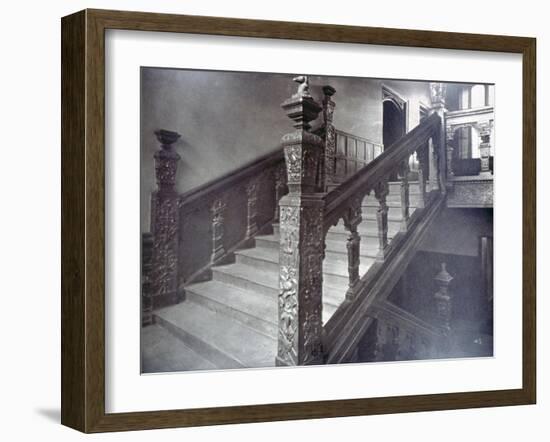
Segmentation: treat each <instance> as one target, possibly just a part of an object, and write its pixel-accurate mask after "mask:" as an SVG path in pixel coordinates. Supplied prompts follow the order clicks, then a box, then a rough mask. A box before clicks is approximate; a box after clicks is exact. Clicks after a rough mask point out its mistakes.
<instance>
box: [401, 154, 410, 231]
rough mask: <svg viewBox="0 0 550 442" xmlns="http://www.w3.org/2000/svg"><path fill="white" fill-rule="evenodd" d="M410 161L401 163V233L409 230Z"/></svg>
mask: <svg viewBox="0 0 550 442" xmlns="http://www.w3.org/2000/svg"><path fill="white" fill-rule="evenodd" d="M409 171H410V168H409V159H408V158H407V159H406V160H405V161H403V162H402V163H401V167H400V168H399V174H400V175H401V218H402V220H401V231H402V232H406V231H407V229H408V228H409V207H410V198H409Z"/></svg>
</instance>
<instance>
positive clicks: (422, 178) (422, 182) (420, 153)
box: [416, 146, 429, 209]
mask: <svg viewBox="0 0 550 442" xmlns="http://www.w3.org/2000/svg"><path fill="white" fill-rule="evenodd" d="M416 156H417V158H418V189H419V193H418V202H417V203H416V206H417V207H418V208H420V209H421V208H424V207H426V178H427V177H428V174H429V169H428V167H429V164H428V158H427V149H426V146H423V147H421V148H419V149H418V150H417V151H416Z"/></svg>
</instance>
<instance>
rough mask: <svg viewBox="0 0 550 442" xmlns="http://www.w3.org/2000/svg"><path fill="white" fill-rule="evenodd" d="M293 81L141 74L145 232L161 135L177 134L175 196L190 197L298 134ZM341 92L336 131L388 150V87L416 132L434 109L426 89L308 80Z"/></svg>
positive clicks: (315, 87)
mask: <svg viewBox="0 0 550 442" xmlns="http://www.w3.org/2000/svg"><path fill="white" fill-rule="evenodd" d="M293 76H294V75H292V74H265V73H248V72H219V71H195V70H184V69H160V68H142V71H141V207H142V209H141V226H142V231H148V230H149V218H150V207H149V205H150V201H149V197H150V194H151V192H152V191H153V190H154V188H155V177H154V160H153V154H154V152H155V151H156V150H157V149H158V148H159V146H158V142H157V140H156V138H155V136H154V131H155V130H156V129H160V128H162V129H168V130H174V131H177V132H179V133H180V134H181V135H182V137H181V139H180V140H179V141H178V142H177V144H176V145H175V148H176V151H177V152H178V153H179V154H180V156H181V161H180V162H179V166H178V175H177V189H178V190H179V191H180V192H186V191H189V190H191V189H193V188H195V187H197V186H199V185H201V184H204V183H206V182H209V181H211V180H214V179H216V178H217V177H219V176H221V175H223V174H225V173H228V172H231V171H232V170H235V169H238V168H239V167H240V166H241V165H243V164H244V163H246V162H249V161H251V160H253V159H255V158H257V157H259V156H261V155H263V154H266V153H268V152H271V151H273V150H275V149H277V148H278V146H279V142H280V139H281V137H282V136H283V135H284V134H285V133H287V132H289V131H290V130H292V125H291V122H290V120H289V119H288V118H287V117H286V115H285V114H284V112H283V110H282V109H281V106H280V105H281V103H282V102H283V101H284V100H285V99H287V98H288V97H290V95H292V94H293V93H294V92H295V91H296V83H294V82H293V81H292V77H293ZM327 84H330V85H331V86H333V87H334V88H335V89H336V95H335V96H334V97H333V99H334V101H335V102H336V111H335V120H334V123H335V126H336V127H337V128H338V129H340V130H343V131H345V132H349V133H352V134H354V135H357V136H360V137H363V138H367V139H370V140H372V141H374V142H377V143H381V142H382V84H386V85H388V86H390V87H391V88H392V89H394V90H395V91H396V92H398V93H399V94H401V95H402V96H403V97H404V98H406V99H407V100H409V113H408V124H409V129H412V128H413V127H414V126H416V125H417V124H418V121H419V112H418V107H419V103H420V102H423V103H424V104H429V102H430V101H429V90H428V86H427V83H424V82H406V81H395V80H391V81H385V80H384V81H382V80H376V79H364V78H349V77H319V76H311V77H310V86H311V91H312V94H313V96H314V97H315V98H316V100H317V101H318V102H321V100H322V90H321V88H322V86H324V85H327Z"/></svg>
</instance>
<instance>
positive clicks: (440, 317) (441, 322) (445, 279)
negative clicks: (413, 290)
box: [434, 263, 453, 335]
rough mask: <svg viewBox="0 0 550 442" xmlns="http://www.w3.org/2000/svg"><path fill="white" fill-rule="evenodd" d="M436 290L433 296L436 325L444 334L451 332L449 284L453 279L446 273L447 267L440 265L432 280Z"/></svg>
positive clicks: (443, 264)
mask: <svg viewBox="0 0 550 442" xmlns="http://www.w3.org/2000/svg"><path fill="white" fill-rule="evenodd" d="M434 280H435V283H436V284H437V287H438V290H437V292H436V293H435V295H434V300H435V307H436V323H437V325H438V326H439V327H440V328H441V329H442V330H443V332H444V333H445V334H447V335H448V334H449V332H450V331H451V314H452V297H451V294H450V292H449V284H450V283H451V281H452V280H453V277H452V276H451V275H449V273H448V272H447V265H446V264H445V263H441V271H440V272H439V273H438V274H437V276H436V277H435V278H434Z"/></svg>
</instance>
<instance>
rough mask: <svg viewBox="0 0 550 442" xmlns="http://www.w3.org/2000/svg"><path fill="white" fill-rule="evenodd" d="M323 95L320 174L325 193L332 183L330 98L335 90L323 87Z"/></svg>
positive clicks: (333, 130)
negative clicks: (323, 128)
mask: <svg viewBox="0 0 550 442" xmlns="http://www.w3.org/2000/svg"><path fill="white" fill-rule="evenodd" d="M323 93H324V94H325V97H324V99H323V120H324V124H325V140H324V141H325V146H324V147H325V148H324V155H323V172H322V188H323V191H325V192H326V191H327V189H328V186H329V185H330V184H331V183H333V182H334V173H335V170H334V167H335V157H336V128H335V127H334V124H333V119H334V108H335V107H336V103H335V102H334V101H333V100H332V96H333V95H334V94H335V93H336V89H334V88H333V87H332V86H328V85H327V86H324V87H323Z"/></svg>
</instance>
